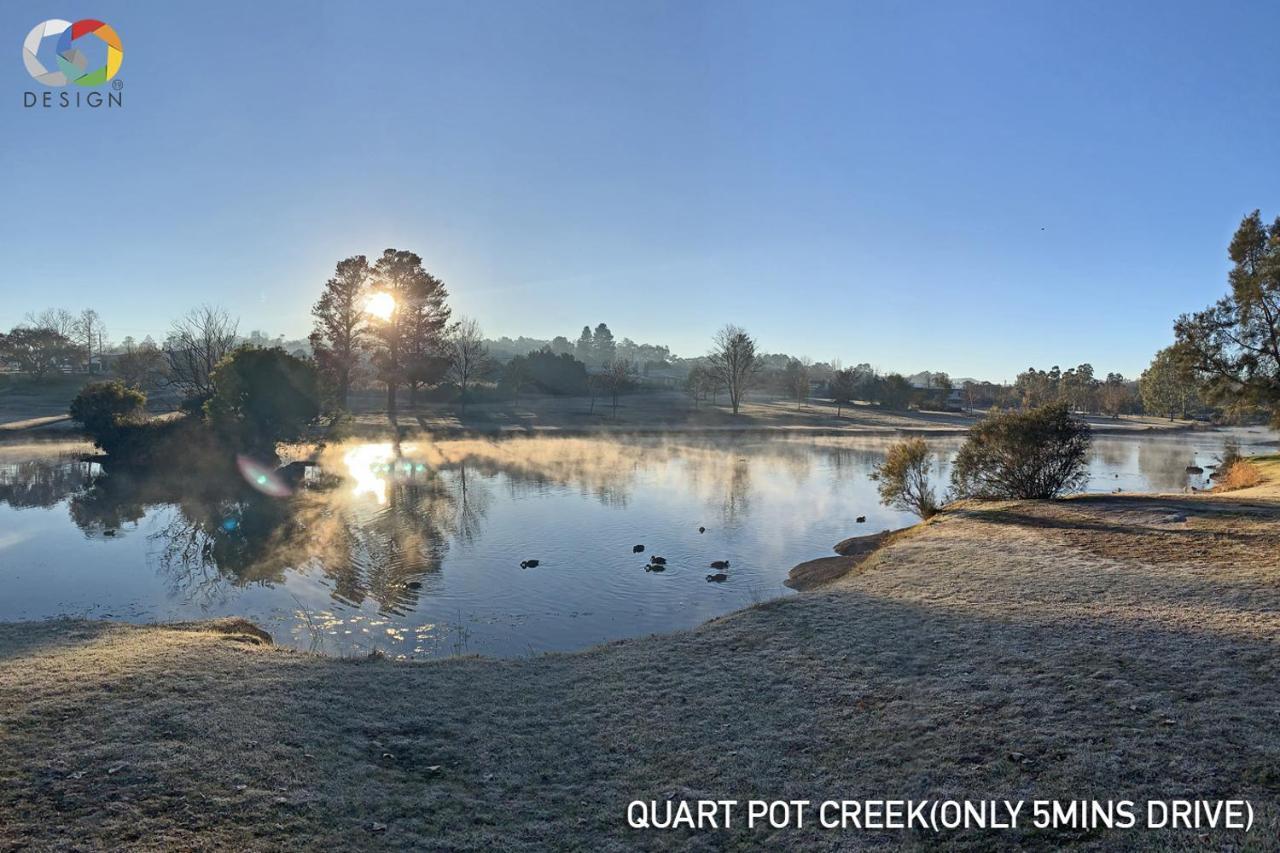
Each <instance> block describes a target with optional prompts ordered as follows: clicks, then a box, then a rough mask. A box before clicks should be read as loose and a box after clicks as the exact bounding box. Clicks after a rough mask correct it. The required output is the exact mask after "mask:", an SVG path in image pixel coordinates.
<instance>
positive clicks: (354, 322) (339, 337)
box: [311, 255, 373, 409]
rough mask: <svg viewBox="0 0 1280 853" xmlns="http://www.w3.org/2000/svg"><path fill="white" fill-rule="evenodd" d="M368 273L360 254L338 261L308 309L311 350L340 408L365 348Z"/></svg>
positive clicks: (342, 405)
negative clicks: (316, 298) (309, 312)
mask: <svg viewBox="0 0 1280 853" xmlns="http://www.w3.org/2000/svg"><path fill="white" fill-rule="evenodd" d="M372 274H373V270H371V269H370V268H369V261H368V260H367V259H366V258H365V256H364V255H354V256H352V257H350V258H347V259H346V260H342V261H338V266H337V268H336V269H335V270H334V273H333V277H332V278H330V279H329V280H328V281H326V282H325V283H324V292H323V293H321V294H320V298H319V299H318V300H317V301H316V304H315V305H314V306H313V307H312V308H311V314H312V316H313V317H314V318H315V328H314V329H313V331H312V332H311V349H312V352H314V353H315V359H316V365H317V366H318V367H319V368H320V371H321V373H322V375H323V376H324V377H325V379H326V380H327V381H328V383H329V385H330V386H331V387H332V388H333V391H334V395H335V397H336V398H337V404H338V408H340V409H345V408H347V397H348V395H349V394H350V391H351V381H352V379H353V378H354V377H355V372H356V369H357V367H358V366H359V364H360V352H361V350H362V349H363V348H364V345H365V337H366V332H365V324H366V321H367V319H368V318H367V315H366V314H365V300H366V299H367V298H368V291H369V279H370V277H371V276H372Z"/></svg>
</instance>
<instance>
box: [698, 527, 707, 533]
mask: <svg viewBox="0 0 1280 853" xmlns="http://www.w3.org/2000/svg"><path fill="white" fill-rule="evenodd" d="M698 532H699V533H706V532H707V528H705V527H699V528H698Z"/></svg>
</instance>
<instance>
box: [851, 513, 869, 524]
mask: <svg viewBox="0 0 1280 853" xmlns="http://www.w3.org/2000/svg"><path fill="white" fill-rule="evenodd" d="M854 521H856V522H858V523H859V524H866V523H867V517H866V516H865V515H860V516H858V517H857V518H855V519H854Z"/></svg>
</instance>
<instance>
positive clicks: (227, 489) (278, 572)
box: [0, 435, 1195, 616]
mask: <svg viewBox="0 0 1280 853" xmlns="http://www.w3.org/2000/svg"><path fill="white" fill-rule="evenodd" d="M891 440H892V439H891V438H888V437H884V436H865V437H860V438H859V437H844V436H841V437H834V436H833V437H804V438H786V437H762V436H749V435H739V436H717V435H672V436H662V437H660V436H611V437H572V436H568V437H542V436H515V437H509V438H502V439H462V438H459V439H446V440H440V441H428V440H424V441H421V442H417V443H404V444H401V445H396V444H394V443H392V442H386V443H376V442H374V443H349V444H343V445H334V446H329V447H326V448H324V449H321V450H314V449H312V448H299V449H297V452H298V453H299V454H301V455H302V456H306V457H308V458H312V459H313V460H314V462H315V463H316V464H315V465H314V466H313V467H312V468H311V469H309V472H308V475H307V476H306V477H305V478H304V479H303V481H302V483H301V484H300V485H299V487H298V488H297V489H295V490H294V493H293V494H292V495H290V496H288V497H285V498H277V497H271V496H269V495H266V494H263V493H261V492H259V491H257V490H256V489H255V488H253V487H251V486H250V484H249V483H247V482H246V481H245V479H244V478H243V477H241V476H240V475H239V474H238V473H237V472H236V471H235V470H234V466H232V465H230V463H224V464H222V465H212V464H208V463H192V464H190V465H188V466H184V467H166V468H164V469H161V470H157V469H151V470H145V471H140V470H133V469H129V468H124V467H109V468H107V469H104V468H103V467H102V466H100V465H99V464H98V463H97V462H93V461H85V460H84V458H83V457H77V456H74V455H73V456H71V457H68V456H67V455H65V454H63V455H61V456H59V455H56V454H52V453H50V454H47V455H46V457H45V458H44V459H32V458H30V456H23V455H18V454H11V455H0V504H3V505H8V506H11V507H15V508H26V507H51V506H54V505H57V504H59V503H60V502H63V501H65V502H66V503H67V505H68V510H69V513H70V516H71V519H72V520H73V521H74V522H75V524H76V525H77V527H78V528H79V529H80V530H81V531H83V532H84V533H85V534H86V535H87V536H90V537H95V538H96V537H103V536H116V537H124V536H130V535H135V534H136V532H137V531H138V529H139V527H140V523H141V522H142V521H143V520H144V519H147V520H148V522H149V523H150V526H149V528H148V537H149V539H150V542H151V548H150V557H151V559H152V560H153V562H154V564H155V565H156V567H157V568H158V570H159V572H160V574H161V575H162V576H163V577H164V578H165V581H166V583H167V584H169V586H170V587H171V591H172V592H173V594H174V597H175V598H179V599H181V600H183V601H186V602H195V603H205V602H209V603H212V602H214V601H216V600H217V599H219V598H222V597H226V596H227V594H228V593H229V592H232V591H234V590H235V588H236V587H242V586H247V585H253V584H262V585H278V584H281V583H283V582H285V581H286V580H287V579H288V578H289V576H290V574H291V573H293V572H297V573H301V574H303V575H306V576H309V577H311V578H318V579H323V580H324V582H325V585H326V586H327V587H328V589H329V594H330V596H331V597H332V599H333V601H334V602H336V603H340V604H343V605H350V606H352V607H366V608H370V609H376V610H377V611H378V612H380V613H383V614H389V615H398V616H402V615H405V614H408V613H411V612H414V611H415V610H418V609H420V608H419V605H420V601H421V599H423V598H424V597H429V596H435V595H442V596H447V594H448V592H447V591H445V590H444V583H443V573H442V567H443V565H444V564H445V561H446V558H447V556H448V554H449V550H450V548H456V547H458V546H460V545H464V544H468V543H473V542H476V541H478V540H481V539H483V537H484V535H485V530H484V528H485V524H486V518H487V516H488V514H489V511H490V507H491V505H492V504H493V502H494V501H495V500H510V499H513V498H517V499H518V498H522V497H528V496H538V495H543V494H548V495H550V494H553V493H556V494H560V495H564V494H566V493H569V494H573V493H577V494H579V495H582V496H585V497H589V498H590V499H592V500H594V501H596V502H598V503H599V504H601V505H603V506H608V507H614V508H623V507H629V506H630V504H631V503H633V502H634V503H636V504H638V506H637V509H638V510H639V514H638V517H648V518H654V517H659V518H660V517H662V512H663V508H662V507H661V506H660V504H661V502H662V501H663V500H664V497H665V496H666V495H675V494H679V496H680V502H681V506H682V511H687V512H688V514H687V515H685V516H682V517H681V518H680V519H671V521H672V522H673V523H674V524H677V525H678V524H686V525H687V530H693V529H695V528H696V527H697V526H698V525H700V524H701V523H702V522H704V521H705V522H706V524H707V526H708V527H713V528H721V529H727V528H744V527H746V526H748V525H750V524H752V523H755V524H757V525H758V526H759V525H763V526H765V527H767V528H768V529H769V530H770V531H777V532H778V536H776V537H775V538H776V539H777V540H778V541H783V540H786V539H787V536H788V535H789V533H788V531H794V535H796V536H799V535H802V533H803V532H804V531H806V530H807V529H808V525H809V524H810V522H811V520H812V519H813V518H814V517H829V516H832V515H833V514H838V513H845V514H847V513H848V512H849V511H850V510H851V509H852V510H854V512H855V514H857V513H858V512H860V511H861V509H860V508H855V507H853V506H851V505H850V504H849V493H848V492H847V491H846V490H845V488H844V486H845V484H852V483H854V481H856V480H864V479H865V476H866V474H867V472H868V471H869V470H870V468H871V467H872V466H873V465H875V464H876V463H878V462H879V461H880V460H881V459H882V458H883V454H884V449H885V447H886V445H887V444H888V443H889V442H890V441H891ZM960 442H961V439H960V438H958V437H952V438H943V437H939V438H931V439H930V446H931V447H932V448H933V449H934V450H935V451H936V452H937V454H938V460H939V461H938V464H937V470H936V475H937V479H938V482H939V483H945V477H944V472H945V467H946V464H947V463H946V461H945V460H946V459H949V458H950V456H951V455H952V454H953V452H954V451H955V449H956V448H958V446H959V444H960ZM79 447H80V448H81V450H82V449H83V445H79ZM1193 458H1195V447H1194V445H1192V444H1191V443H1189V442H1187V441H1185V440H1179V439H1178V438H1176V437H1170V438H1167V439H1159V438H1144V439H1140V440H1125V441H1121V440H1112V441H1111V442H1108V441H1106V440H1100V441H1099V442H1098V443H1097V444H1096V452H1095V456H1094V459H1093V464H1094V466H1095V468H1100V469H1102V470H1104V471H1106V473H1105V475H1104V477H1103V480H1105V482H1102V483H1101V486H1102V488H1103V489H1106V490H1110V488H1111V483H1112V482H1114V480H1115V473H1116V470H1107V469H1117V470H1118V471H1120V472H1125V471H1126V470H1127V471H1132V469H1133V468H1135V467H1136V468H1137V469H1138V473H1140V474H1141V475H1142V476H1143V477H1145V478H1146V479H1147V480H1148V481H1149V482H1150V483H1151V484H1152V486H1153V488H1158V489H1169V488H1171V487H1177V486H1180V485H1182V484H1184V483H1185V482H1186V474H1185V470H1184V469H1185V467H1186V465H1188V464H1190V461H1191V460H1192V459H1193ZM9 460H17V461H9ZM815 481H818V482H822V483H827V484H828V486H826V487H824V488H823V489H818V490H813V489H811V484H812V483H814V482H815ZM864 485H865V484H864ZM499 488H501V489H505V490H506V492H507V494H505V495H500V494H497V493H495V489H499ZM806 490H808V493H809V497H808V499H806V500H805V501H803V502H798V501H796V500H795V499H794V496H795V494H798V493H805V492H806ZM655 499H656V501H657V502H658V503H659V506H657V507H655V506H651V505H650V504H651V503H652V502H653V501H654V500H655ZM858 499H859V500H860V499H861V498H858ZM827 501H829V504H827V503H825V502H827ZM766 513H767V514H768V515H767V516H765V514H766ZM572 521H573V520H572V519H569V520H566V522H565V524H566V526H565V527H564V528H561V527H560V526H558V525H557V524H556V523H553V524H552V525H551V526H550V528H549V529H547V530H542V531H539V532H537V533H536V534H535V532H534V531H533V530H529V531H524V530H517V531H516V534H517V536H519V535H521V534H525V533H526V532H527V534H528V536H529V537H531V538H529V539H528V540H520V539H518V538H517V539H516V540H515V542H516V543H518V544H517V546H516V547H520V550H522V551H523V550H524V549H523V547H522V546H523V544H524V542H525V541H527V542H528V544H529V546H530V547H531V548H532V547H537V546H538V544H539V543H538V541H536V540H535V539H533V538H532V537H534V536H535V535H537V536H544V537H545V536H556V535H560V534H562V533H564V532H566V531H569V535H571V536H573V535H583V534H581V533H577V532H573V531H571V528H572ZM849 521H852V519H849ZM625 523H626V522H625V521H624V522H623V524H625ZM586 535H587V537H588V539H587V540H584V542H586V543H587V546H588V547H594V546H593V545H592V544H591V543H590V541H589V538H590V536H591V535H593V534H591V533H588V534H586ZM629 538H630V537H629V536H628V537H627V539H629ZM640 541H643V540H640ZM570 545H572V542H571V543H570ZM567 553H572V548H570V551H569V552H567ZM524 556H527V554H524V553H513V554H511V557H512V560H513V562H514V561H515V560H518V559H520V558H521V557H524ZM717 556H719V555H717ZM757 556H758V557H759V559H761V560H764V559H766V558H767V559H772V558H773V557H775V556H777V555H773V554H765V555H757ZM471 579H472V580H478V581H479V582H480V584H481V585H482V584H483V582H484V578H483V577H481V578H475V577H472V578H471ZM463 586H465V585H463ZM470 589H471V590H474V586H473V587H471V588H470ZM312 602H314V599H312ZM300 606H301V605H300ZM422 609H428V608H422Z"/></svg>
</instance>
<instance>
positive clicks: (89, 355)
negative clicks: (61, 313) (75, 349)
mask: <svg viewBox="0 0 1280 853" xmlns="http://www.w3.org/2000/svg"><path fill="white" fill-rule="evenodd" d="M72 328H73V329H74V335H73V338H72V340H74V341H75V342H76V344H77V345H78V346H79V347H80V349H81V350H83V351H84V361H85V370H86V371H89V370H92V369H93V353H94V351H95V350H96V351H97V353H98V354H99V355H101V354H102V352H103V350H105V349H106V345H107V327H106V326H105V325H103V323H102V318H101V317H99V316H98V312H97V311H94V310H93V309H92V308H86V309H84V310H83V311H81V312H80V316H79V317H76V319H75V323H74V324H73V326H72Z"/></svg>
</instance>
